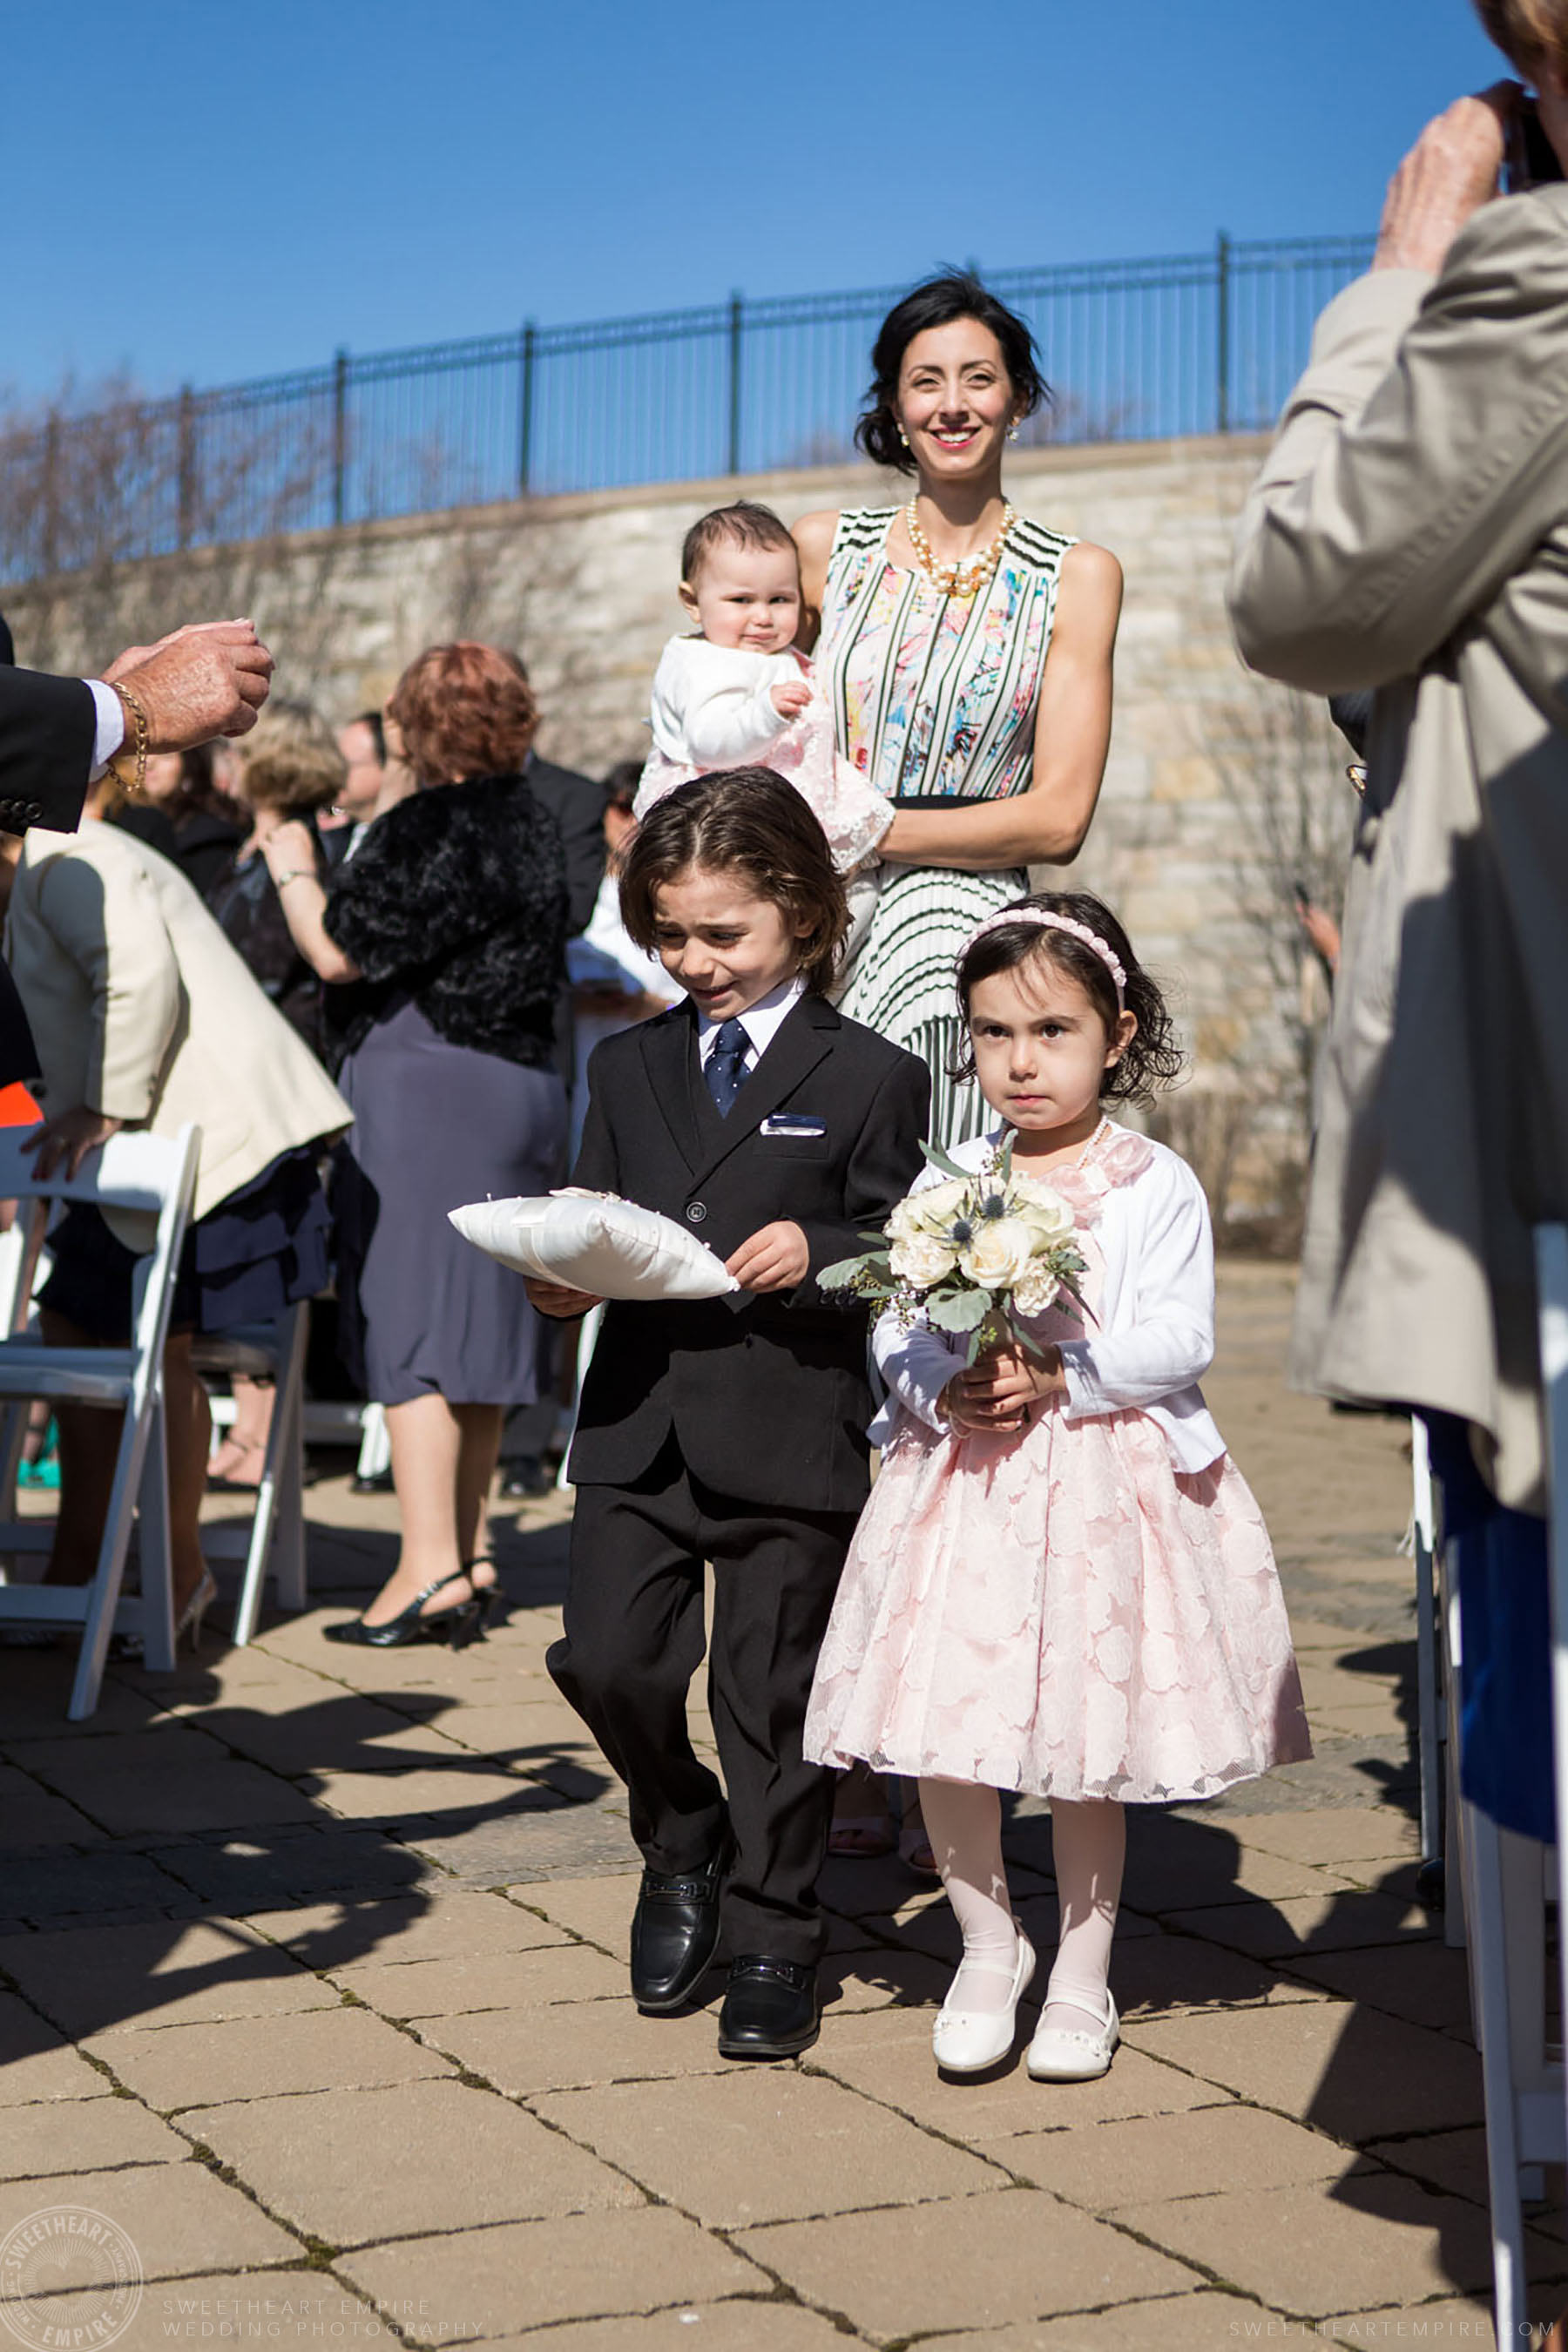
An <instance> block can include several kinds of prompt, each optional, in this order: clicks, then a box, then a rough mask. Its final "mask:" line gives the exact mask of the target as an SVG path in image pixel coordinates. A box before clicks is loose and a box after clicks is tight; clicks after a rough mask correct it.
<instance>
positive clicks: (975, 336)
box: [795, 274, 1121, 1144]
mask: <svg viewBox="0 0 1568 2352" xmlns="http://www.w3.org/2000/svg"><path fill="white" fill-rule="evenodd" d="M871 366H872V379H873V380H872V384H871V389H870V392H869V394H868V399H867V404H866V407H865V410H864V413H863V414H862V415H861V418H860V421H859V423H858V425H857V427H856V434H855V437H856V440H857V442H858V446H860V447H861V448H862V449H863V450H864V451H865V452H866V455H867V456H868V457H870V458H872V459H873V460H874V462H875V463H876V464H878V465H879V466H885V467H889V468H891V469H892V470H893V471H895V472H898V473H902V474H905V475H907V476H909V477H910V480H911V496H910V499H909V501H908V503H907V505H905V506H902V507H878V508H855V509H846V510H845V511H844V512H843V513H816V514H809V515H806V516H805V517H804V518H803V519H802V520H801V521H800V522H799V523H798V524H797V525H796V526H795V538H796V540H797V541H798V543H799V546H800V551H801V570H802V577H803V581H804V584H805V593H806V600H807V604H809V605H812V606H815V607H816V608H817V609H818V610H819V611H820V614H821V622H820V628H819V631H818V634H817V636H816V651H815V667H816V675H817V677H819V678H820V680H821V681H822V686H823V689H824V691H825V692H826V695H827V698H828V699H829V701H830V702H831V703H832V705H833V709H834V714H835V722H836V728H837V742H838V749H839V751H841V752H842V753H843V754H844V755H845V757H846V758H847V760H848V761H850V763H851V764H852V765H853V766H854V767H856V768H857V769H858V771H859V772H860V773H861V775H862V776H863V777H864V778H865V779H866V781H867V782H868V783H869V784H872V785H874V786H875V787H876V789H877V790H878V791H879V792H880V793H885V794H886V795H887V797H888V799H889V800H890V801H891V802H892V803H893V806H894V808H895V810H896V811H897V812H898V817H897V823H896V828H895V830H894V832H893V834H892V835H890V836H889V839H888V840H887V841H886V842H884V844H883V846H882V856H883V859H884V866H883V873H882V883H881V890H880V893H879V898H878V902H877V907H876V911H875V913H874V915H873V917H872V919H871V924H870V928H869V930H868V934H867V937H866V939H865V940H864V941H863V943H862V945H861V947H860V949H859V951H858V954H857V956H856V958H855V960H854V962H853V964H852V966H851V968H850V971H849V975H848V981H847V986H846V988H845V990H844V992H843V995H842V998H841V1000H840V1001H841V1003H842V1004H843V1008H844V1011H845V1012H846V1013H847V1014H848V1015H849V1017H850V1018H851V1019H852V1020H856V1021H864V1022H866V1023H867V1024H868V1025H869V1026H870V1027H871V1028H873V1029H876V1030H879V1032H880V1033H881V1034H882V1035H883V1036H885V1037H890V1038H892V1039H893V1040H894V1041H895V1042H896V1043H897V1044H899V1045H903V1046H906V1047H907V1048H908V1049H909V1051H910V1053H913V1054H918V1055H919V1056H920V1057H921V1060H922V1061H923V1062H924V1063H925V1064H926V1066H927V1067H928V1068H929V1069H930V1071H931V1082H932V1087H933V1090H934V1091H933V1097H932V1111H931V1118H932V1128H933V1132H934V1134H935V1136H936V1139H937V1140H938V1141H939V1142H942V1143H948V1144H951V1143H954V1142H957V1141H959V1140H961V1139H964V1138H968V1137H973V1136H975V1135H978V1134H980V1133H982V1132H983V1131H984V1126H985V1121H986V1116H987V1114H986V1110H985V1106H984V1101H983V1099H982V1097H981V1096H980V1093H979V1091H978V1089H977V1088H976V1087H975V1086H974V1085H973V1081H971V1080H967V1079H955V1078H953V1077H952V1075H951V1072H952V1063H953V1059H954V1056H955V1055H961V1054H962V1049H963V1037H962V1034H961V1024H960V1023H959V1021H958V1018H957V1015H956V1013H955V1011H954V1007H953V1002H952V969H953V964H954V961H955V960H956V958H957V954H958V950H959V949H960V947H961V946H962V945H963V941H964V940H965V939H966V938H967V937H968V935H969V933H970V932H971V931H972V930H973V928H974V926H975V924H976V923H978V922H981V921H983V920H984V918H985V916H987V915H988V914H994V912H995V910H996V908H998V907H1003V906H1005V905H1006V904H1007V903H1008V901H1009V900H1010V899H1013V898H1016V897H1017V896H1018V894H1019V893H1020V891H1022V890H1024V889H1026V888H1027V887H1028V883H1027V876H1026V871H1025V869H1026V867H1027V866H1033V865H1040V864H1047V865H1049V864H1067V863H1068V862H1069V861H1070V860H1071V859H1072V858H1073V857H1074V856H1077V854H1078V850H1079V846H1080V845H1081V843H1082V841H1083V838H1084V835H1085V834H1086V833H1087V832H1088V830H1089V820H1090V819H1091V817H1092V816H1093V814H1094V808H1095V803H1096V801H1097V799H1098V797H1099V793H1100V778H1101V776H1102V774H1103V772H1104V768H1105V757H1106V751H1107V748H1108V745H1109V743H1110V687H1111V654H1112V648H1113V646H1114V644H1115V639H1116V626H1117V621H1118V617H1119V615H1120V612H1121V566H1120V564H1119V563H1118V562H1117V561H1116V559H1115V557H1114V556H1113V555H1110V554H1109V553H1108V552H1107V551H1106V550H1105V549H1104V548H1102V547H1094V546H1091V545H1089V543H1088V542H1087V541H1077V540H1074V539H1072V538H1071V537H1069V536H1068V534H1067V533H1065V532H1063V531H1058V530H1049V529H1048V528H1047V526H1046V525H1045V524H1043V523H1037V522H1033V521H1031V520H1027V519H1026V517H1024V516H1022V515H1020V514H1019V513H1018V512H1017V511H1016V509H1015V508H1014V507H1013V505H1012V504H1011V502H1010V501H1009V500H1008V499H1006V498H1005V495H1004V492H1003V487H1002V461H1003V456H1004V453H1005V448H1006V445H1007V443H1008V441H1009V440H1011V439H1013V438H1014V437H1015V436H1016V434H1017V430H1018V427H1019V426H1020V425H1022V423H1023V422H1024V420H1025V418H1026V417H1028V416H1031V415H1033V414H1034V413H1035V411H1036V410H1037V408H1038V407H1039V405H1040V403H1041V402H1042V400H1044V399H1046V398H1047V397H1048V394H1047V386H1046V383H1045V381H1044V378H1043V376H1042V375H1041V373H1040V365H1039V360H1038V357H1037V352H1036V350H1035V344H1034V338H1033V336H1032V335H1031V334H1030V332H1029V330H1028V328H1027V326H1026V324H1025V322H1024V320H1022V319H1020V318H1019V317H1018V316H1017V315H1016V312H1014V311H1012V310H1008V309H1007V307H1006V305H1005V303H1003V302H1001V301H999V300H998V299H997V298H996V296H995V295H994V294H992V293H990V292H988V291H987V289H985V287H984V286H983V285H982V284H981V283H980V281H979V280H978V278H973V277H969V276H965V275H961V274H953V275H948V276H944V277H941V278H931V279H930V280H929V281H928V282H927V283H926V284H924V285H922V286H917V287H916V288H915V289H914V291H913V292H912V293H910V294H908V295H906V296H905V297H904V299H903V300H902V301H900V302H899V303H897V304H895V306H894V308H893V309H892V310H890V311H889V314H888V316H887V318H886V319H885V320H883V321H882V325H881V327H880V329H879V332H878V335H877V340H876V342H875V344H874V345H873V348H872V353H871ZM895 861H896V862H895Z"/></svg>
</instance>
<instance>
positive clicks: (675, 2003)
mask: <svg viewBox="0 0 1568 2352" xmlns="http://www.w3.org/2000/svg"><path fill="white" fill-rule="evenodd" d="M729 1860H730V1848H729V1843H728V1841H727V1840H726V1842H725V1843H724V1844H723V1845H721V1847H720V1849H719V1851H718V1853H716V1854H715V1855H714V1856H713V1859H712V1861H711V1862H710V1863H709V1864H707V1865H706V1867H705V1868H703V1869H701V1870H699V1871H694V1872H693V1873H691V1874H690V1875H689V1876H688V1877H685V1878H672V1877H666V1876H665V1875H664V1874H663V1873H662V1872H660V1871H657V1870H645V1871H644V1872H643V1874H642V1885H641V1886H640V1887H639V1888H638V1890H637V1909H636V1911H635V1912H634V1913H633V1915H632V1999H633V2000H635V2001H636V2003H637V2007H638V2008H639V2009H640V2010H641V2011H642V2012H643V2015H644V2016H645V2017H662V2016H663V2015H665V2014H666V2012H667V2011H669V2010H672V2009H679V2008H681V2007H682V2006H683V2005H684V2004H685V2002H686V2001H687V2000H689V1999H690V1997H691V1995H692V1994H693V1993H694V1992H695V1991H696V1990H697V1987H698V1986H699V1985H700V1983H701V1981H702V1979H703V1978H704V1977H705V1976H706V1975H707V1973H708V1970H709V1969H710V1967H711V1965H712V1961H713V1954H714V1952H715V1950H716V1949H717V1948H718V1943H719V1897H720V1895H721V1893H722V1891H723V1886H724V1873H725V1870H726V1868H727V1867H728V1864H729Z"/></svg>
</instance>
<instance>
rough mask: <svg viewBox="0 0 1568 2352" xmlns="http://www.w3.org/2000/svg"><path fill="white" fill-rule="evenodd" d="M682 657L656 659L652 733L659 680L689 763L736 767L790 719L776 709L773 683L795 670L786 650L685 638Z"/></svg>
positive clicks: (667, 713) (762, 747) (668, 715)
mask: <svg viewBox="0 0 1568 2352" xmlns="http://www.w3.org/2000/svg"><path fill="white" fill-rule="evenodd" d="M681 650H682V652H683V653H684V655H685V659H684V660H682V661H680V662H679V663H674V662H672V663H669V664H668V672H667V666H666V664H665V663H662V662H661V663H660V665H659V672H660V677H659V679H658V680H656V681H655V727H654V732H655V738H656V740H657V739H658V735H659V731H660V730H659V726H658V719H659V716H660V713H659V710H658V702H659V685H660V681H662V683H663V688H664V694H663V700H664V705H665V712H664V715H665V716H666V718H667V720H668V723H669V725H670V728H671V731H672V732H673V733H675V734H676V735H678V737H679V743H680V747H681V755H683V756H684V758H685V759H686V761H688V762H689V765H690V766H692V767H693V768H738V767H740V766H742V765H743V763H744V762H745V761H747V760H748V759H750V758H752V757H753V756H755V755H756V754H757V753H759V752H761V751H764V750H765V749H766V748H767V746H768V745H769V744H770V743H771V742H772V741H773V737H774V736H775V735H777V734H778V733H779V732H780V731H781V730H783V729H784V727H786V726H787V725H788V723H789V722H788V720H787V719H784V718H783V717H782V716H781V715H780V713H779V712H778V711H777V710H775V709H774V708H773V688H774V687H775V686H777V685H779V684H781V683H783V682H784V681H786V680H787V679H788V678H789V677H792V676H798V674H799V673H798V671H796V669H795V664H794V662H793V661H792V660H791V659H790V657H789V656H787V655H757V654H747V653H742V652H741V651H740V650H739V649H738V648H731V647H729V646H710V645H705V644H702V643H700V642H692V641H690V640H688V641H687V642H686V644H685V645H684V646H683V647H682V648H681Z"/></svg>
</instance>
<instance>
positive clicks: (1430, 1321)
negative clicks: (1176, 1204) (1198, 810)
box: [1230, 187, 1568, 1511]
mask: <svg viewBox="0 0 1568 2352" xmlns="http://www.w3.org/2000/svg"><path fill="white" fill-rule="evenodd" d="M1230 609H1231V617H1232V621H1233V623H1234V625H1235V629H1236V635H1237V643H1238V644H1239V646H1240V648H1241V651H1242V653H1243V655H1244V656H1245V658H1246V659H1247V661H1248V662H1249V663H1250V664H1251V665H1252V666H1253V667H1254V668H1256V669H1259V670H1263V671H1265V672H1267V673H1268V675H1269V676H1270V677H1278V678H1282V679H1284V680H1286V681H1287V682H1288V683H1289V684H1290V685H1292V686H1297V687H1300V688H1305V689H1306V690H1308V691H1309V692H1313V693H1327V692H1330V691H1331V690H1338V689H1342V688H1356V687H1375V688H1378V689H1379V691H1378V694H1377V698H1376V703H1375V706H1374V715H1373V732H1372V739H1371V745H1370V752H1369V768H1370V775H1369V780H1368V786H1367V793H1366V799H1365V802H1364V804H1363V809H1362V814H1361V816H1360V820H1359V823H1358V824H1357V826H1356V835H1355V845H1354V855H1353V856H1352V869H1351V877H1350V884H1349V888H1348V892H1347V896H1346V901H1345V919H1344V927H1343V929H1344V948H1343V953H1342V961H1341V965H1340V972H1339V979H1338V982H1337V987H1336V992H1335V1003H1334V1013H1333V1021H1332V1027H1331V1036H1330V1039H1329V1043H1328V1047H1327V1052H1326V1055H1325V1063H1324V1069H1323V1085H1322V1094H1321V1103H1320V1120H1319V1133H1318V1139H1317V1148H1316V1160H1315V1165H1314V1169H1313V1177H1312V1188H1311V1195H1310V1210H1309V1217H1308V1231H1307V1239H1306V1245H1305V1251H1304V1255H1303V1263H1302V1275H1301V1286H1300V1296H1299V1300H1298V1310H1297V1324H1296V1335H1295V1345H1294V1360H1293V1367H1292V1370H1293V1377H1294V1378H1295V1379H1296V1381H1297V1382H1298V1384H1299V1385H1300V1386H1303V1387H1308V1388H1315V1389H1319V1390H1321V1391H1325V1392H1327V1393H1329V1394H1331V1395H1335V1396H1342V1397H1350V1398H1363V1399H1382V1400H1386V1401H1393V1402H1400V1403H1407V1404H1414V1405H1427V1406H1434V1407H1441V1408H1443V1409H1444V1410H1446V1411H1447V1412H1455V1413H1458V1414H1461V1415H1462V1416H1464V1417H1465V1418H1466V1419H1467V1420H1468V1421H1469V1422H1470V1423H1472V1424H1473V1427H1474V1440H1475V1445H1476V1451H1477V1457H1478V1460H1479V1465H1480V1467H1481V1469H1482V1472H1483V1474H1484V1475H1486V1476H1487V1477H1488V1479H1489V1482H1490V1484H1491V1485H1492V1486H1493V1488H1494V1490H1495V1492H1496V1493H1497V1494H1498V1495H1499V1496H1500V1498H1501V1499H1502V1500H1503V1501H1504V1502H1506V1503H1510V1504H1512V1505H1515V1506H1517V1507H1522V1508H1526V1509H1533V1510H1537V1511H1539V1510H1541V1509H1542V1508H1543V1507H1544V1489H1543V1485H1542V1416H1541V1411H1540V1376H1539V1369H1538V1347H1537V1335H1536V1325H1535V1282H1534V1271H1533V1255H1532V1244H1531V1226H1532V1224H1533V1223H1538V1222H1540V1221H1542V1220H1543V1219H1559V1218H1568V187H1557V188H1553V189H1546V190H1540V191H1537V192H1535V193H1533V194H1530V195H1525V196H1512V197H1508V198H1505V199H1502V200H1500V201H1499V202H1497V203H1494V204H1491V205H1486V206H1485V207H1484V208H1483V209H1482V210H1481V211H1480V212H1479V214H1478V215H1476V217H1475V218H1474V220H1473V221H1472V222H1471V223H1470V225H1469V226H1468V227H1467V228H1466V230H1465V231H1464V232H1463V234H1462V235H1461V236H1459V238H1458V240H1457V242H1456V243H1455V245H1454V247H1453V249H1452V252H1451V253H1450V255H1449V257H1448V260H1447V264H1446V266H1445V268H1444V269H1443V271H1442V273H1441V275H1440V276H1439V277H1437V278H1427V277H1426V276H1424V275H1422V274H1420V273H1418V272H1415V271H1407V270H1384V271H1374V272H1373V274H1372V275H1370V276H1368V277H1365V278H1361V279H1359V280H1358V281H1357V282H1356V283H1355V284H1354V285H1352V286H1350V287H1348V288H1347V289H1345V291H1344V292H1343V293H1342V294H1341V295H1340V296H1339V297H1338V298H1337V299H1336V300H1335V301H1334V302H1333V303H1331V305H1330V307H1329V309H1328V310H1326V311H1325V312H1324V313H1323V316H1322V318H1321V320H1320V321H1319V323H1318V330H1317V334H1316V336H1315V338H1314V342H1313V349H1312V357H1311V362H1310V366H1309V368H1308V370H1307V373H1305V375H1304V376H1303V377H1302V378H1301V381H1300V383H1299V384H1298V385H1297V387H1296V390H1295V392H1294V394H1292V396H1291V399H1290V402H1289V406H1288V407H1287V410H1286V413H1285V416H1284V420H1283V422H1282V424H1281V425H1280V428H1279V436H1278V438H1277V439H1276V442H1275V445H1274V447H1273V449H1272V450H1271V452H1270V454H1269V456H1268V460H1267V462H1266V464H1265V466H1264V468H1263V471H1262V474H1261V475H1260V477H1259V478H1258V483H1257V485H1256V487H1255V488H1254V489H1253V491H1252V494H1251V496H1250V498H1249V499H1248V501H1247V506H1246V509H1245V510H1244V512H1243V515H1242V518H1241V521H1240V524H1239V527H1238V530H1237V543H1236V553H1235V560H1234V563H1233V567H1232V572H1231V581H1230Z"/></svg>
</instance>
